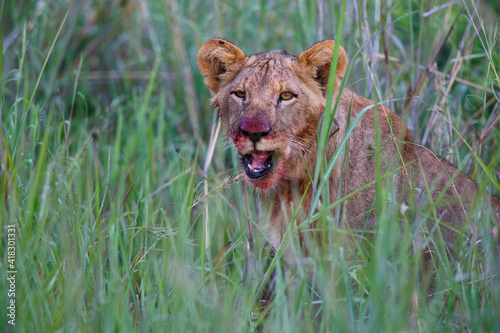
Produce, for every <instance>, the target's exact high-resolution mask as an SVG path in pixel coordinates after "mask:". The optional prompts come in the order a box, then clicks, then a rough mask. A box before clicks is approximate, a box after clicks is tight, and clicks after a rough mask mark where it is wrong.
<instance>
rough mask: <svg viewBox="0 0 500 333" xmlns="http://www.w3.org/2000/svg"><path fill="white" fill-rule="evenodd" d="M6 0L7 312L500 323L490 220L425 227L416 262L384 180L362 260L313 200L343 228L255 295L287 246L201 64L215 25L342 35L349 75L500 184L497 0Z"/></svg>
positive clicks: (311, 323) (24, 319)
mask: <svg viewBox="0 0 500 333" xmlns="http://www.w3.org/2000/svg"><path fill="white" fill-rule="evenodd" d="M0 3H1V8H2V30H1V31H2V33H1V35H0V41H1V46H2V48H3V53H2V56H1V85H0V89H1V90H0V105H1V108H0V110H1V117H0V119H1V133H0V135H1V142H0V161H1V165H0V167H1V175H0V177H1V178H0V198H1V203H0V216H1V217H2V219H3V228H2V231H1V235H2V247H0V260H1V261H0V278H1V280H2V281H1V283H0V309H1V311H0V314H1V318H0V331H4V330H6V331H19V332H24V331H36V332H53V331H59V332H71V331H76V332H93V331H104V332H111V331H117V332H128V331H172V332H199V331H201V332H204V331H209V332H240V331H258V330H261V331H273V332H304V331H305V332H313V331H314V332H316V331H341V332H343V331H357V332H395V331H416V332H420V331H421V332H435V331H445V332H448V331H471V332H478V331H487V332H495V331H496V332H498V331H500V318H499V317H498V315H499V313H500V312H499V309H500V283H499V281H498V280H499V278H498V276H497V274H498V272H499V270H500V266H499V264H498V261H497V260H496V259H495V258H494V255H493V247H494V245H493V242H494V237H493V236H491V235H488V236H487V237H485V238H484V239H483V240H482V241H481V243H482V248H483V250H481V251H480V250H478V248H475V247H470V246H466V244H465V242H464V243H463V244H457V249H458V251H457V252H458V254H457V256H456V257H455V258H456V260H453V259H451V258H450V257H449V256H447V255H446V249H444V248H443V244H442V241H440V239H439V238H435V239H432V240H431V241H432V242H434V244H435V247H436V253H435V255H436V256H437V257H438V258H439V263H440V265H439V267H435V268H434V269H433V272H434V271H435V273H434V274H429V273H426V272H423V271H422V265H421V264H420V262H421V256H420V255H419V254H415V253H413V252H412V250H411V246H412V240H413V239H412V231H411V227H409V226H408V227H404V228H402V229H403V233H402V234H401V233H400V229H399V228H398V227H395V223H391V222H394V220H395V218H396V217H395V214H397V211H396V209H394V207H393V206H394V205H391V202H390V200H391V199H390V197H389V196H388V195H387V194H388V192H387V193H386V192H384V191H389V190H388V189H384V188H382V187H380V189H379V191H380V192H379V193H378V194H379V196H378V197H380V198H383V200H386V201H382V202H380V203H379V205H377V206H380V207H386V208H384V209H382V210H381V211H380V209H379V208H380V207H377V209H379V211H378V212H377V216H378V217H377V219H378V227H377V228H376V230H374V231H373V237H367V240H366V242H364V243H363V245H362V247H361V248H360V252H359V253H358V254H357V256H356V258H351V257H350V256H348V255H344V251H343V248H342V247H341V246H339V244H342V243H343V241H344V240H345V238H346V237H345V234H348V232H346V230H338V229H336V228H334V227H333V226H334V225H335V223H336V221H337V220H336V219H335V216H330V215H329V214H320V215H319V219H320V220H321V221H323V222H324V224H325V225H327V226H330V227H329V231H328V237H330V239H332V240H333V242H332V246H331V247H328V248H316V249H314V250H315V253H316V256H315V258H314V259H312V260H311V261H310V263H309V264H308V265H306V266H307V268H305V267H306V266H298V268H290V269H277V270H276V286H275V298H274V300H273V301H272V303H271V304H269V305H268V306H267V308H266V309H265V310H262V309H261V308H259V304H260V303H259V302H256V300H258V299H259V298H260V292H261V290H262V289H263V288H264V286H265V284H266V281H265V280H262V279H261V277H262V276H267V275H269V273H270V272H271V270H272V268H273V267H278V268H279V267H284V266H286V265H285V263H284V262H283V260H281V259H280V256H279V255H278V256H275V257H272V256H271V255H270V254H269V253H268V252H266V251H264V244H265V242H266V235H265V233H264V232H263V231H262V230H263V229H264V225H265V221H262V219H260V215H259V211H260V204H259V200H258V199H256V197H255V196H254V193H253V191H252V189H251V188H248V187H246V186H245V184H244V183H243V182H242V181H241V179H242V178H241V177H239V176H238V173H239V168H238V163H237V157H236V156H235V153H234V151H233V150H232V149H227V147H228V143H227V141H226V139H225V138H224V136H223V135H222V133H218V132H217V124H218V121H217V118H216V112H214V110H213V109H211V108H210V107H209V98H210V96H209V92H208V89H207V88H206V87H205V85H204V84H203V78H202V77H201V75H200V73H199V72H198V69H197V65H196V54H197V51H198V49H199V47H200V46H201V44H202V43H203V42H204V41H205V40H206V39H208V38H210V37H223V38H225V39H228V40H230V41H233V42H235V43H236V44H238V45H240V46H241V47H242V48H243V50H244V51H245V52H246V53H247V54H252V53H256V52H261V51H265V50H270V49H277V48H283V49H286V50H287V51H288V52H290V53H292V54H298V53H300V52H302V51H303V50H305V49H306V48H308V47H309V46H310V45H311V44H313V43H314V42H316V41H319V40H322V39H327V38H331V39H335V40H337V41H340V43H341V45H342V46H343V47H344V48H345V49H346V51H347V54H348V57H349V59H350V67H349V69H348V74H347V75H346V81H345V82H346V87H347V88H350V89H353V90H355V91H356V92H357V93H359V94H360V95H363V96H366V97H369V98H372V99H377V100H382V101H389V100H390V101H389V102H387V103H385V104H386V105H387V106H388V107H390V108H391V109H392V110H394V111H395V112H396V113H397V114H398V115H399V116H400V117H401V118H403V119H404V121H406V122H407V124H408V127H409V128H410V131H411V134H412V136H413V138H414V140H415V142H417V143H420V144H422V145H425V146H426V147H429V148H430V149H432V150H433V151H434V152H436V153H437V154H438V155H440V156H446V157H447V159H448V160H449V161H450V162H452V163H454V164H455V165H457V166H458V167H459V168H460V169H461V170H462V171H463V172H465V173H467V174H468V175H470V176H471V177H472V178H473V179H475V180H476V181H477V182H478V183H479V184H481V186H482V188H483V189H486V190H487V191H490V192H491V193H493V194H495V195H497V196H499V195H500V193H499V191H498V190H497V189H498V182H499V178H500V173H499V171H500V130H499V127H500V125H499V124H500V93H499V92H500V80H499V76H500V68H499V64H500V52H499V47H500V42H499V37H500V32H499V30H498V26H497V25H498V22H499V16H500V6H499V5H498V4H497V3H496V2H495V1H494V0H491V1H482V2H481V4H475V3H474V2H472V1H469V0H464V2H461V1H446V2H445V1H432V0H431V1H427V0H408V1H380V2H379V1H365V0H359V1H352V2H351V1H349V2H348V3H347V6H346V8H345V12H343V11H342V2H340V1H333V2H332V1H322V0H319V1H312V0H308V1H306V0H296V1H281V0H278V1H255V2H253V1H237V0H229V1H214V2H208V1H202V0H190V1H179V0H163V1H157V0H129V1H126V0H122V1H120V0H110V1H96V0H89V1H75V2H74V3H72V2H70V1H67V0H46V1H29V0H19V1H17V2H15V3H14V2H12V1H6V0H3V1H2V2H0ZM381 3H382V5H381ZM340 17H343V18H344V22H343V24H342V31H341V33H340V31H338V24H339V18H340ZM495 92H496V95H495ZM410 97H413V98H410ZM391 207H392V208H391ZM477 221H478V226H479V227H480V228H486V227H487V224H488V223H489V221H487V220H486V219H481V218H479V217H477ZM337 222H338V221H337ZM8 225H14V228H15V230H16V241H15V242H16V247H15V269H16V271H17V273H15V302H16V303H15V304H16V312H15V326H12V325H10V324H8V322H7V320H11V319H10V318H9V317H7V316H6V314H7V313H8V312H7V306H8V305H9V304H10V303H9V302H10V301H11V300H12V299H13V298H12V297H10V296H8V295H9V293H8V289H9V283H7V280H6V279H7V276H8V273H7V271H10V270H12V269H11V268H9V263H10V262H9V259H11V257H9V255H8V254H9V251H8V250H7V249H8V244H9V243H8V240H9V238H8V232H9V231H8V230H10V229H9V228H8V227H7V226H8ZM292 241H293V237H292ZM337 241H338V242H337ZM313 247H314V246H313ZM291 266H294V265H291ZM311 277H312V278H311ZM311 281H312V283H313V286H311V285H309V284H308V283H309V282H311ZM310 287H314V288H315V289H317V290H318V292H319V293H320V294H321V298H319V297H313V295H312V293H311V291H310Z"/></svg>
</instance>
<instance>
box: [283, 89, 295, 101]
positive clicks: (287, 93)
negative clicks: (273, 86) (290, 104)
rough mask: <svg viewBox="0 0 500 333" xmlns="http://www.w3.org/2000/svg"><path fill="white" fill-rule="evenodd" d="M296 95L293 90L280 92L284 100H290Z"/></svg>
mask: <svg viewBox="0 0 500 333" xmlns="http://www.w3.org/2000/svg"><path fill="white" fill-rule="evenodd" d="M294 97H295V94H294V93H292V92H290V91H283V92H282V93H281V94H280V100H282V101H288V100H291V99H292V98H294Z"/></svg>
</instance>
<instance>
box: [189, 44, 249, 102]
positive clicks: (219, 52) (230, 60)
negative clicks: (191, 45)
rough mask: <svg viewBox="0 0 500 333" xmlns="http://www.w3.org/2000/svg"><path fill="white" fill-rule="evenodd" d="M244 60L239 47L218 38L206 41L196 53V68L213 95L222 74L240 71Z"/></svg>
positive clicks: (221, 79)
mask: <svg viewBox="0 0 500 333" xmlns="http://www.w3.org/2000/svg"><path fill="white" fill-rule="evenodd" d="M245 59H246V57H245V54H244V53H243V51H242V50H241V49H240V48H239V47H237V46H236V45H234V44H233V43H230V42H228V41H225V40H223V39H219V38H212V39H209V40H207V41H206V42H205V43H204V44H203V45H202V46H201V48H200V51H198V67H199V68H200V72H201V74H203V75H204V76H205V82H206V84H207V86H208V89H210V91H212V93H213V94H216V93H217V91H218V90H219V86H220V84H221V82H222V81H223V80H224V77H223V76H224V74H226V73H228V72H234V71H238V70H240V69H241V66H242V64H243V60H245Z"/></svg>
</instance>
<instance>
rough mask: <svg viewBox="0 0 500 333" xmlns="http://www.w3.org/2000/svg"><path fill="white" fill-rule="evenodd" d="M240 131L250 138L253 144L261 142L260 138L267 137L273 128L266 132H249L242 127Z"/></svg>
mask: <svg viewBox="0 0 500 333" xmlns="http://www.w3.org/2000/svg"><path fill="white" fill-rule="evenodd" d="M240 131H241V134H243V135H244V136H246V137H247V138H249V139H250V141H252V142H253V144H256V143H257V142H259V140H260V139H262V138H265V137H266V136H268V135H269V133H271V130H268V131H266V132H247V131H245V130H243V129H241V128H240Z"/></svg>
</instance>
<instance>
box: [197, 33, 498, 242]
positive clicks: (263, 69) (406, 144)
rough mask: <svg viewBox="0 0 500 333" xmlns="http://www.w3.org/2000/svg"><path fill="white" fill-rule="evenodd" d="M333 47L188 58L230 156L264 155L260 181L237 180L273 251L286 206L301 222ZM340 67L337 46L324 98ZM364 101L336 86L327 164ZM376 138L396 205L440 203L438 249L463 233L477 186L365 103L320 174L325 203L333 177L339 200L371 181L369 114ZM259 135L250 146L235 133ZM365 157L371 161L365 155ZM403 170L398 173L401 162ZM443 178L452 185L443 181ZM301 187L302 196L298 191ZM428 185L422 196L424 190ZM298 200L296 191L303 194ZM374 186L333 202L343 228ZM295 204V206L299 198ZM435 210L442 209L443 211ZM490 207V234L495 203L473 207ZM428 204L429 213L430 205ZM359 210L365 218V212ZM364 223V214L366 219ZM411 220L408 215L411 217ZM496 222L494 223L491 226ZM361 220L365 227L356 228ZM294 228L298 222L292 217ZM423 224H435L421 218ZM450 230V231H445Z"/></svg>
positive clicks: (343, 62)
mask: <svg viewBox="0 0 500 333" xmlns="http://www.w3.org/2000/svg"><path fill="white" fill-rule="evenodd" d="M334 46H335V42H334V41H323V42H319V43H317V44H314V45H313V46H312V47H311V48H309V49H308V50H306V51H305V52H303V53H302V54H301V55H300V56H299V57H295V56H291V55H288V54H287V53H285V52H283V51H270V52H266V53H260V54H256V55H251V56H248V57H247V56H245V55H244V53H243V51H242V50H241V49H240V48H238V47H237V46H235V45H234V44H232V43H230V42H228V41H225V40H221V39H210V40H208V41H207V42H205V43H204V44H203V45H202V47H201V49H200V51H199V53H198V66H199V68H200V71H201V73H202V74H203V75H204V76H205V78H206V83H207V86H208V88H209V89H210V91H211V92H212V96H213V99H212V105H213V106H214V107H216V108H217V109H218V111H219V114H220V120H221V123H222V127H223V129H224V131H225V132H226V134H227V135H228V137H230V138H231V139H232V141H233V144H234V145H235V147H236V149H237V150H238V153H239V154H240V155H245V154H249V153H252V152H255V151H259V152H270V153H272V154H273V155H272V156H273V161H274V164H275V165H274V169H273V171H272V172H270V173H269V174H266V175H264V176H262V177H261V178H257V179H251V178H249V177H248V176H247V177H246V180H247V181H248V182H250V183H251V184H252V185H253V186H254V188H256V189H257V190H258V191H259V192H260V194H261V197H262V202H263V206H264V208H265V210H266V211H267V213H268V214H269V215H270V228H269V230H270V238H271V240H272V242H273V244H274V246H279V244H280V241H281V235H282V232H283V230H286V229H287V223H288V221H289V219H290V217H291V215H292V211H291V205H292V204H293V206H294V207H298V206H299V204H301V207H302V209H301V214H302V215H299V219H300V218H303V217H304V216H305V214H307V212H309V210H310V205H311V199H312V198H311V195H312V190H311V186H309V184H310V183H311V179H310V174H311V173H313V172H314V169H315V164H316V156H317V136H316V134H317V128H318V122H319V120H320V117H321V115H322V114H323V112H324V110H325V104H326V99H325V91H326V86H327V82H328V77H329V72H330V65H331V60H332V55H333V49H334ZM346 67H347V56H346V53H345V51H344V50H343V49H342V48H341V47H340V53H339V58H338V64H337V72H336V75H335V82H334V86H335V94H334V100H335V99H336V98H337V96H338V91H339V84H340V81H341V78H342V77H343V75H344V73H345V70H346ZM236 91H241V92H244V93H245V97H244V98H240V97H238V96H235V92H236ZM282 92H293V93H294V96H295V98H293V99H291V100H289V101H283V100H280V94H281V93H282ZM373 105H374V102H373V101H371V100H368V99H366V98H363V97H360V96H358V95H356V94H355V93H354V92H352V91H350V90H347V89H345V90H343V91H342V93H341V96H340V102H339V106H338V108H337V110H336V113H335V120H336V122H335V125H334V126H333V127H332V131H331V134H330V137H329V139H328V142H327V146H326V155H327V158H328V159H329V158H331V157H332V155H333V153H334V152H335V150H336V148H337V146H338V144H339V142H340V140H341V139H342V137H343V136H344V133H345V130H346V128H347V127H348V125H349V124H347V120H348V114H349V112H350V119H351V122H352V120H353V119H354V118H355V117H356V116H357V115H358V114H359V113H360V112H361V111H362V110H363V109H365V108H367V107H372V106H373ZM376 115H378V125H379V130H380V140H381V143H382V144H381V152H380V154H381V159H382V174H384V173H386V172H390V171H391V170H397V171H396V172H394V173H393V174H394V176H391V177H387V178H385V179H384V181H385V180H387V181H392V186H393V188H394V189H395V194H396V197H397V198H398V200H399V203H402V204H403V205H406V206H410V207H417V206H419V205H422V204H424V201H426V202H425V204H429V203H432V201H429V200H427V199H425V198H430V197H432V198H433V199H437V198H438V196H439V195H440V193H441V192H443V189H446V190H445V191H444V195H443V196H442V198H441V199H439V200H437V202H439V203H440V205H441V206H440V207H436V209H435V211H436V214H437V219H438V220H439V221H441V222H443V224H442V225H447V226H449V227H441V228H440V231H441V234H442V236H443V239H444V240H445V242H446V243H447V244H448V245H453V244H454V242H455V239H456V232H455V231H456V230H461V231H464V229H465V231H467V230H468V229H469V228H471V224H470V222H471V221H470V219H469V218H468V214H469V210H470V208H471V205H472V202H471V200H473V198H475V197H476V192H477V190H478V186H477V185H476V183H475V182H474V181H473V180H471V179H470V178H469V177H467V176H466V175H464V174H463V173H461V172H458V171H457V169H456V167H454V166H453V165H451V164H450V163H448V162H446V161H445V160H444V159H440V158H438V157H436V156H435V155H434V154H432V153H431V152H430V151H428V150H426V149H424V148H421V147H419V146H417V145H415V144H414V143H413V142H412V139H411V137H410V133H409V131H408V129H407V127H406V125H405V123H404V122H403V121H402V120H401V119H400V118H399V117H398V116H397V115H396V114H394V113H393V112H392V111H390V110H389V109H387V108H385V107H383V106H378V107H377V111H375V109H374V108H373V107H372V108H371V109H369V110H368V111H367V112H366V113H365V114H364V116H363V117H362V118H361V120H360V122H359V123H358V125H357V126H356V127H355V130H354V131H353V133H352V134H351V136H350V137H349V141H348V147H347V159H346V160H347V163H346V165H344V166H342V163H340V162H339V163H337V164H336V166H335V168H334V170H333V172H332V173H331V176H330V201H331V202H335V200H337V199H338V198H337V193H338V188H339V181H340V179H341V178H342V179H343V182H342V189H341V194H342V196H344V195H347V194H349V193H352V192H354V191H356V190H358V189H359V188H361V187H363V186H365V185H366V184H367V183H369V182H371V181H373V180H374V179H375V158H371V155H373V149H374V148H373V147H375V139H374V133H375V116H376ZM242 128H245V130H246V129H249V130H247V131H246V132H249V131H250V132H251V133H253V132H256V133H257V132H266V133H267V134H266V136H265V137H263V138H262V139H260V140H259V141H257V142H256V143H255V144H254V143H253V142H251V140H249V138H248V137H247V136H245V135H243V134H242V133H243V132H244V131H243V130H242ZM370 154H371V155H370ZM404 164H405V165H406V164H407V165H406V166H404V167H403V165H404ZM450 177H451V179H452V182H450ZM306 189H308V190H307V191H308V193H304V192H305V191H306ZM428 189H431V190H430V191H431V193H430V194H429V193H428ZM304 194H305V195H304ZM374 196H375V185H373V186H370V187H368V188H366V189H364V190H362V191H361V192H359V193H357V194H355V195H354V196H352V197H351V198H349V199H348V200H347V201H346V202H345V203H344V204H343V205H342V209H343V211H342V216H343V217H344V220H343V221H345V223H346V226H345V227H348V228H351V229H358V230H360V229H364V228H373V225H372V224H373V221H375V218H374V213H373V212H372V213H367V212H369V211H370V207H373V206H372V205H373V200H374ZM301 199H302V201H301ZM443 204H446V205H445V206H443ZM490 205H491V207H492V208H493V211H494V215H495V216H492V217H491V220H492V221H493V224H492V228H495V227H498V225H499V221H500V201H499V200H498V199H497V198H496V197H494V196H491V195H489V194H488V193H486V194H485V195H484V200H483V202H480V203H479V209H484V210H485V211H486V208H487V207H490ZM431 208H432V207H431ZM367 214H368V216H367ZM367 217H368V218H367ZM417 218H418V217H417ZM495 220H496V221H495ZM366 221H368V225H365V223H366ZM299 223H300V221H299ZM427 223H428V224H432V225H431V226H430V228H431V229H432V227H433V226H434V225H435V224H436V222H435V221H432V220H429V221H428V222H427ZM454 230H455V231H454Z"/></svg>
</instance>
